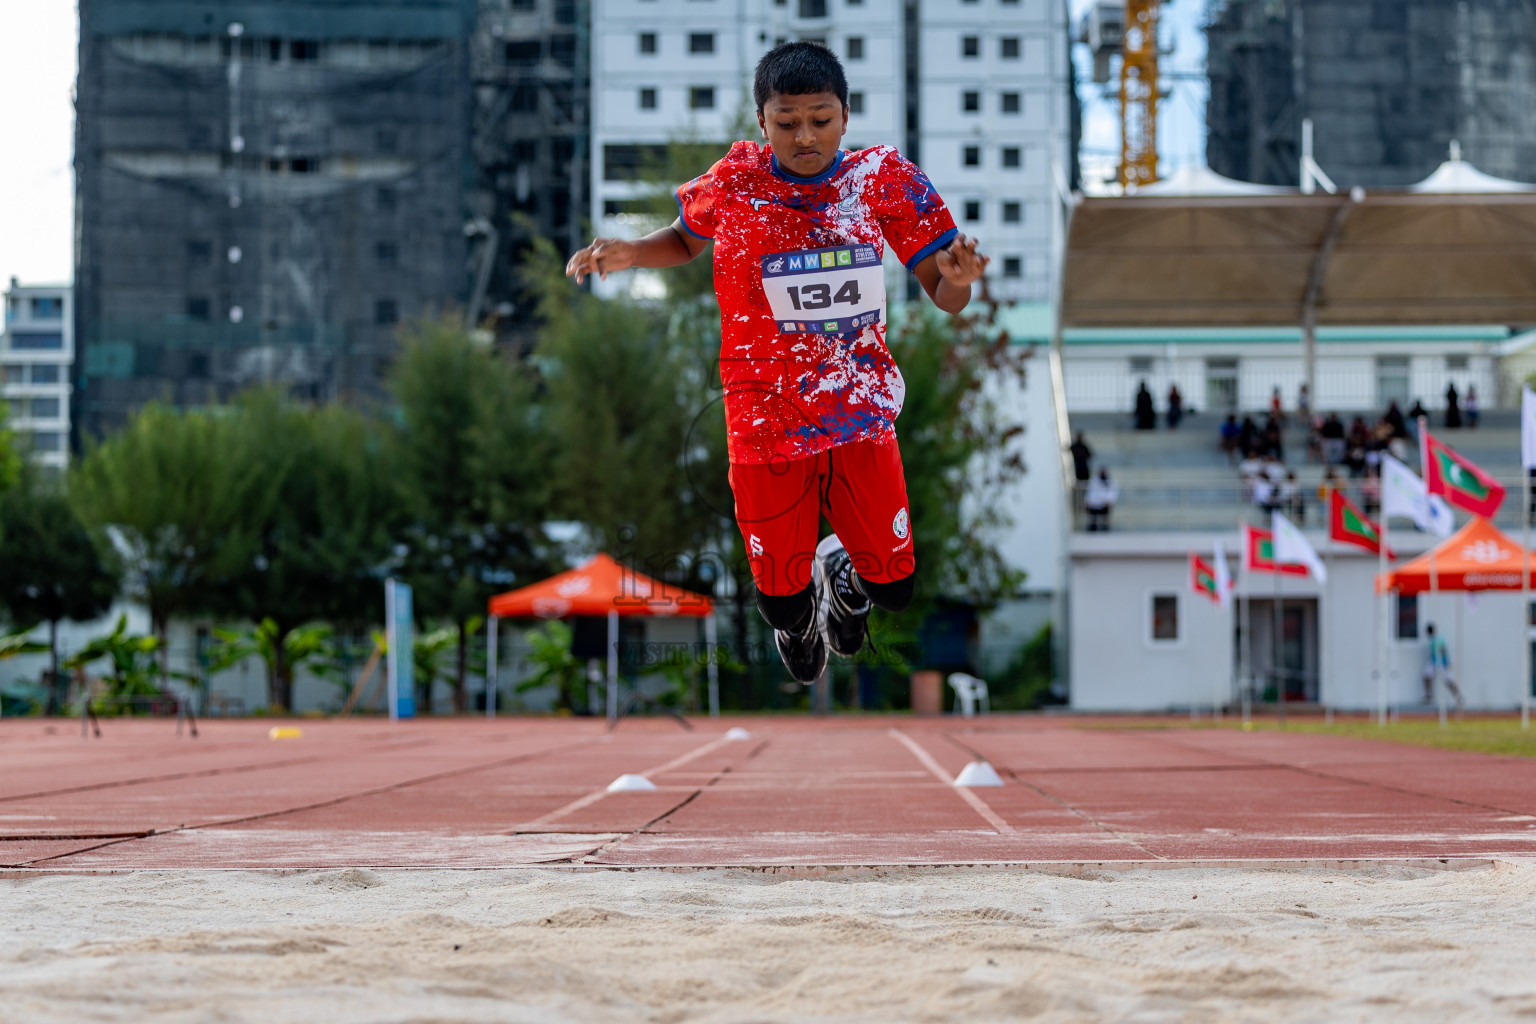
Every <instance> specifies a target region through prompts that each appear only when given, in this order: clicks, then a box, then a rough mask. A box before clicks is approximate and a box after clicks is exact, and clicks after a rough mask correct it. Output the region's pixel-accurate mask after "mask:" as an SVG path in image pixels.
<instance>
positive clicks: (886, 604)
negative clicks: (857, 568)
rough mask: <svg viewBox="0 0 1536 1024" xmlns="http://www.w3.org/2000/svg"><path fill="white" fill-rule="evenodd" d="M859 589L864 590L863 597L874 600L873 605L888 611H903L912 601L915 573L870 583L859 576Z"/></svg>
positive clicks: (915, 581) (915, 582)
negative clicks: (882, 581) (885, 581)
mask: <svg viewBox="0 0 1536 1024" xmlns="http://www.w3.org/2000/svg"><path fill="white" fill-rule="evenodd" d="M859 589H860V590H862V591H864V596H865V597H867V598H869V599H870V601H872V602H874V604H875V607H877V608H884V609H885V610H886V611H888V612H904V611H906V610H907V606H908V605H910V604H911V603H912V596H913V594H914V593H916V591H917V573H913V574H912V575H910V576H903V577H902V578H901V579H899V580H893V581H892V582H890V583H871V582H870V581H869V580H866V579H863V578H862V577H861V578H860V579H859Z"/></svg>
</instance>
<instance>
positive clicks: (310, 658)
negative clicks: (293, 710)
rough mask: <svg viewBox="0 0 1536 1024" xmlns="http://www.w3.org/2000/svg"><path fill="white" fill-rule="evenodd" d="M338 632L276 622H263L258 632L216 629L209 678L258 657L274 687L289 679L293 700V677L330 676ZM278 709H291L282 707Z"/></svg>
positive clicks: (314, 624)
mask: <svg viewBox="0 0 1536 1024" xmlns="http://www.w3.org/2000/svg"><path fill="white" fill-rule="evenodd" d="M334 638H335V631H334V630H332V629H331V627H330V626H329V625H327V624H325V623H323V622H312V623H310V624H308V625H305V626H298V627H290V628H289V629H286V630H284V629H282V628H281V627H280V626H279V625H278V624H277V622H276V621H274V620H272V619H262V620H261V621H260V622H259V623H257V624H256V626H255V628H254V629H215V630H214V631H213V644H212V646H211V647H210V648H209V651H208V674H209V675H210V676H212V675H213V674H214V673H216V672H222V671H224V670H225V669H227V668H230V667H232V666H235V665H238V664H240V663H241V662H242V661H244V660H245V659H247V658H250V657H253V656H254V657H258V658H260V659H261V661H262V664H264V665H265V666H266V670H267V682H268V686H269V687H270V686H271V685H272V683H273V681H274V680H277V679H278V678H280V674H282V675H285V676H286V681H287V686H288V687H289V695H290V699H291V693H292V689H291V688H292V685H293V677H294V675H296V674H297V673H298V672H300V671H302V670H303V669H306V668H308V669H311V670H313V671H316V672H318V673H320V674H322V675H326V674H330V670H331V666H332V665H333V664H334V662H335V660H336V649H335V645H334V642H333V641H334ZM272 704H273V705H275V706H278V707H286V706H287V705H282V704H278V702H277V701H272Z"/></svg>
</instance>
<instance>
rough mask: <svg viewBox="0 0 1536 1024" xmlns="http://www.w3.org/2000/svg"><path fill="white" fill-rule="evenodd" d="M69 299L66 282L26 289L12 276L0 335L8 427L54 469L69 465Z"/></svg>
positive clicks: (0, 386) (0, 388)
mask: <svg viewBox="0 0 1536 1024" xmlns="http://www.w3.org/2000/svg"><path fill="white" fill-rule="evenodd" d="M73 296H74V293H73V289H71V288H70V286H69V285H67V284H57V285H30V284H29V285H24V284H21V283H20V282H19V281H17V279H16V278H14V277H13V278H11V283H10V287H9V288H8V289H7V290H6V292H5V332H4V334H3V335H0V399H4V401H5V404H6V407H7V409H8V413H9V416H8V423H7V425H8V426H9V427H10V429H11V430H13V431H15V432H16V433H17V434H19V435H21V437H22V440H23V441H24V442H25V443H26V445H27V446H28V449H29V450H30V452H31V454H32V457H33V458H34V459H36V460H37V462H39V463H40V464H42V465H44V466H48V467H51V468H53V469H63V468H64V467H65V466H66V465H67V464H68V462H69V415H70V412H69V396H70V384H69V377H70V373H69V370H70V366H71V365H72V364H73V363H74V360H75V311H74V297H73Z"/></svg>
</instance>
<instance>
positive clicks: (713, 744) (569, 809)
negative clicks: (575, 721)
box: [518, 736, 736, 828]
mask: <svg viewBox="0 0 1536 1024" xmlns="http://www.w3.org/2000/svg"><path fill="white" fill-rule="evenodd" d="M735 742H736V741H735V740H733V739H731V738H730V737H728V736H721V737H719V738H718V739H714V740H711V741H710V742H708V743H706V744H704V745H703V746H701V747H696V748H695V749H693V750H690V751H688V753H686V754H682V755H680V756H678V757H674V758H673V759H672V760H670V761H668V762H666V763H665V764H659V765H656V766H655V767H654V768H647V769H646V770H645V771H643V772H641V773H640V774H641V775H644V776H645V777H646V778H648V779H649V778H650V777H651V776H652V775H660V774H661V773H663V772H669V771H671V770H672V769H674V768H679V767H681V766H683V765H685V764H687V763H688V762H689V761H692V760H695V759H696V758H700V757H703V756H704V755H705V754H708V753H709V752H711V751H713V750H718V749H719V748H721V747H723V746H725V745H726V744H727V743H735ZM607 795H608V787H606V786H604V787H603V788H602V789H598V790H594V791H593V792H591V793H588V794H587V795H586V796H583V797H578V798H577V799H575V800H572V801H571V802H570V803H568V804H566V805H565V806H564V807H557V808H555V809H554V810H552V811H550V812H549V813H548V814H544V815H540V816H539V817H537V818H534V819H533V820H532V821H525V822H523V823H522V825H519V826H518V827H519V828H524V827H528V826H533V825H548V824H549V823H550V822H552V821H559V820H560V819H561V818H564V817H568V816H569V815H572V814H575V813H576V812H577V811H579V810H581V809H582V808H583V807H591V806H592V805H593V804H595V803H597V802H598V801H599V800H601V799H602V798H603V797H605V796H607Z"/></svg>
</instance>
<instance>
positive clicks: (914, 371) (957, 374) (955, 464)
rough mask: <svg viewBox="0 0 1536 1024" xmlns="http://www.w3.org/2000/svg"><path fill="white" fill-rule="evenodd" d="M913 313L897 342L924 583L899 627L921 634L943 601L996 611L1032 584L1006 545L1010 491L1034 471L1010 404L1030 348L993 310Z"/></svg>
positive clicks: (895, 331) (911, 503)
mask: <svg viewBox="0 0 1536 1024" xmlns="http://www.w3.org/2000/svg"><path fill="white" fill-rule="evenodd" d="M908 314H909V315H908V316H907V317H905V318H904V319H903V320H902V321H901V322H900V323H897V324H895V325H893V327H892V328H891V330H890V332H889V334H888V335H887V341H888V343H889V345H890V349H891V354H892V355H893V356H894V357H895V359H896V364H897V365H898V366H899V367H901V372H902V376H903V377H904V378H905V379H906V385H907V391H906V398H905V400H904V402H903V404H902V410H901V415H900V416H899V417H897V420H896V434H897V436H898V438H899V439H900V442H901V458H902V464H903V467H904V470H905V473H906V481H907V507H908V511H909V513H910V516H911V522H912V536H913V550H914V552H915V553H916V556H917V559H918V573H919V580H920V584H921V585H920V586H919V587H918V593H917V597H916V599H915V600H914V601H913V604H912V607H911V608H909V609H908V610H907V611H906V612H904V613H903V614H902V615H901V616H899V617H897V618H898V621H897V622H894V623H891V625H893V626H896V627H897V628H899V629H902V630H905V631H907V632H915V630H916V627H917V625H918V624H919V623H920V622H921V621H922V617H923V616H924V615H926V614H927V613H928V612H929V611H930V610H931V609H932V607H933V602H934V600H935V599H936V598H937V597H938V596H940V595H943V596H946V597H952V598H959V599H963V600H966V601H968V602H970V603H972V604H974V605H976V606H978V607H981V608H989V607H992V606H993V605H995V604H996V603H997V602H998V601H1000V600H1002V599H1003V598H1005V597H1007V596H1009V595H1010V594H1012V593H1013V591H1014V590H1015V589H1016V588H1017V587H1018V585H1019V584H1020V583H1021V582H1023V576H1022V574H1021V573H1020V572H1019V571H1018V570H1016V569H1013V568H1012V567H1010V566H1009V565H1008V563H1007V561H1006V560H1005V559H1004V558H1003V556H1002V553H1001V552H1000V551H999V550H998V548H997V540H998V538H999V536H1000V534H1001V532H1002V530H1003V529H1004V528H1005V527H1006V526H1007V525H1008V524H1009V522H1010V521H1011V518H1010V516H1009V514H1008V511H1007V509H1006V508H1005V507H1004V505H1003V499H1004V496H1005V494H1006V491H1007V488H1008V487H1009V486H1010V485H1011V484H1013V483H1015V482H1016V481H1017V480H1018V479H1019V477H1020V476H1021V475H1022V474H1023V473H1024V470H1025V466H1024V462H1023V458H1022V456H1021V455H1020V454H1019V451H1018V448H1017V441H1018V439H1019V437H1020V435H1021V434H1022V433H1023V429H1024V428H1023V425H1022V424H1021V423H1019V422H1018V421H1017V419H1016V418H1015V417H1014V416H1013V415H1011V414H1010V412H1009V410H1008V406H1007V399H1008V397H1009V392H1010V391H1013V389H1016V388H1019V387H1022V385H1023V382H1024V372H1025V363H1026V357H1027V350H1026V349H1024V348H1022V347H1020V346H1018V345H1015V344H1013V343H1012V342H1011V341H1010V340H1009V338H1008V337H1007V335H1006V334H1005V333H1002V332H999V331H997V330H996V329H995V328H994V323H993V315H992V311H991V309H990V308H989V307H985V306H984V307H983V308H982V311H981V312H980V313H978V314H974V315H969V316H959V317H947V316H943V315H941V314H939V313H938V312H936V311H935V310H933V309H932V308H929V307H920V308H918V307H914V308H909V310H908Z"/></svg>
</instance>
